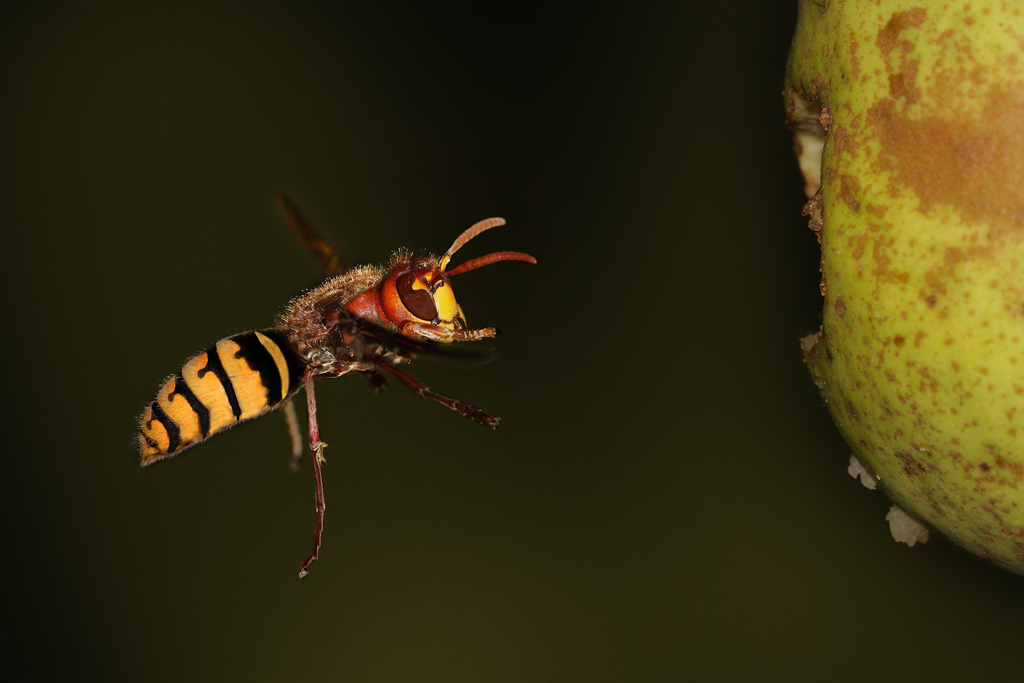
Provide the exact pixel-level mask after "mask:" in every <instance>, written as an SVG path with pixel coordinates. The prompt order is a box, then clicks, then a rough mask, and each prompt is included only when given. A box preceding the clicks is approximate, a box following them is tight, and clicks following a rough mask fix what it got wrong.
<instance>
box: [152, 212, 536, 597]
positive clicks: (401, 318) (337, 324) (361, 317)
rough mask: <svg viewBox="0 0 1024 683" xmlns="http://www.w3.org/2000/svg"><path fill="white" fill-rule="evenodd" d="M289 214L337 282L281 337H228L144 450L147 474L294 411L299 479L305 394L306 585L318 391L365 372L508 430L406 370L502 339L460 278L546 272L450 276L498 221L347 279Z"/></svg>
mask: <svg viewBox="0 0 1024 683" xmlns="http://www.w3.org/2000/svg"><path fill="white" fill-rule="evenodd" d="M278 202H279V204H280V205H281V206H282V208H283V209H284V211H285V215H286V218H287V220H288V223H289V225H291V227H292V228H293V229H294V230H295V232H296V233H297V236H298V239H299V241H300V242H301V243H302V245H303V246H304V247H305V248H306V249H308V250H309V251H310V252H311V253H312V254H313V256H314V257H315V258H316V260H317V261H318V262H319V263H320V265H321V266H322V267H323V268H324V270H325V271H326V272H327V275H328V279H327V280H326V281H325V282H324V283H323V284H321V285H320V286H319V287H316V288H315V289H312V290H310V291H308V292H306V293H304V294H301V295H299V296H297V297H295V298H294V299H292V301H291V302H289V303H288V305H287V306H286V307H285V309H284V312H283V313H281V315H280V316H279V317H278V320H277V325H276V326H275V327H271V328H266V329H261V330H252V331H249V332H242V333H241V334H236V335H233V336H230V337H225V338H224V339H221V340H220V341H218V342H217V343H216V344H214V345H213V346H212V347H210V348H209V349H207V350H206V351H203V352H202V353H200V354H198V355H197V356H194V357H192V358H190V359H188V360H187V361H185V363H184V365H182V367H181V369H180V370H179V371H178V373H177V374H176V375H174V376H172V377H169V378H168V379H167V380H166V381H164V383H163V385H161V387H160V389H159V390H158V391H157V394H156V398H155V399H153V401H152V402H151V403H150V404H149V405H148V406H146V408H145V410H143V412H142V417H141V418H140V419H139V430H138V437H137V444H138V452H139V461H140V463H141V464H142V465H143V466H146V465H151V464H153V463H155V462H158V461H160V460H163V459H165V458H169V457H171V456H174V455H177V454H178V453H181V452H182V451H184V450H185V449H187V448H191V447H192V446H195V445H197V444H200V443H202V442H203V441H205V440H206V439H208V438H210V437H211V436H213V435H214V434H217V433H219V432H222V431H224V430H226V429H229V428H230V427H234V426H235V425H237V424H239V423H241V422H245V421H246V420H251V419H253V418H256V417H259V416H261V415H263V414H265V413H268V412H270V411H272V410H274V409H276V408H279V407H282V406H283V407H284V415H285V419H286V421H287V423H288V430H289V433H290V435H291V440H292V459H291V464H292V467H293V469H297V468H298V466H299V463H300V462H301V459H302V453H303V446H302V441H301V436H300V433H299V422H298V417H297V416H296V412H295V406H294V404H293V403H292V401H291V399H292V397H294V396H295V394H297V393H298V392H299V390H300V389H303V388H304V389H305V390H306V406H307V413H308V421H309V423H308V430H309V431H308V435H309V446H310V450H311V451H312V453H313V458H312V459H313V472H314V475H315V479H316V530H315V532H314V534H313V552H312V553H310V554H309V556H308V557H306V559H304V560H303V561H302V564H301V565H300V566H299V577H300V578H303V577H305V576H306V574H307V573H308V571H309V565H310V564H311V563H312V562H314V561H315V560H316V559H317V556H318V554H319V551H320V538H321V534H322V533H323V526H324V510H325V509H326V505H325V503H324V486H323V474H322V472H321V465H322V464H323V463H324V462H325V460H324V456H323V451H324V448H325V447H326V446H327V444H326V443H324V442H323V441H321V439H320V428H319V425H318V422H317V413H316V396H315V394H314V390H313V380H314V379H315V378H320V377H341V376H342V375H347V374H348V373H350V372H359V373H363V377H365V378H366V380H367V381H368V383H369V384H370V386H371V387H372V388H373V389H374V390H377V391H380V390H382V389H384V388H385V387H386V386H387V377H386V375H389V376H391V377H393V378H395V379H396V380H397V381H398V382H400V383H401V384H404V385H405V386H407V387H408V388H410V389H412V390H413V391H415V392H416V393H417V394H419V395H420V396H423V397H424V398H428V399H431V400H433V401H436V402H438V403H440V404H441V405H444V406H447V407H448V408H451V409H452V410H454V411H456V412H458V413H460V414H461V415H463V416H465V417H467V418H469V419H470V420H473V421H474V422H478V423H480V424H483V425H487V426H488V427H497V425H498V418H497V417H494V416H493V415H490V414H489V413H486V412H484V411H483V410H479V409H477V408H474V407H472V406H469V405H466V404H464V403H462V402H460V401H457V400H455V399H453V398H449V397H447V396H443V395H441V394H439V393H437V392H435V391H433V390H431V389H429V388H428V387H426V386H425V385H424V384H423V383H422V382H420V381H418V380H417V379H415V378H413V377H411V376H410V375H408V374H406V373H405V372H403V371H402V370H400V369H399V367H398V366H400V365H403V364H405V363H408V362H409V361H411V360H412V359H413V358H414V357H415V356H416V355H417V354H421V353H427V354H430V353H443V350H444V349H445V348H450V347H446V345H447V344H449V343H451V342H455V341H478V340H481V339H488V338H491V337H493V336H494V335H495V334H496V330H495V329H494V328H493V327H482V328H476V329H474V328H470V327H469V326H468V325H467V324H466V316H465V314H464V313H463V312H462V308H461V307H460V306H459V304H458V302H457V301H456V300H455V294H454V293H453V291H452V285H451V278H453V277H455V276H456V275H460V274H462V273H466V272H469V271H471V270H474V269H476V268H480V267H482V266H486V265H490V264H492V263H497V262H498V261H524V262H526V263H536V262H537V259H535V258H534V257H532V256H530V255H529V254H523V253H520V252H516V251H498V252H494V253H491V254H487V255H485V256H480V257H478V258H475V259H472V260H470V261H466V262H465V263H462V264H461V265H459V266H456V267H454V268H451V269H448V265H449V262H450V261H451V258H452V256H453V255H454V254H455V253H456V252H457V251H459V249H461V248H462V247H463V246H465V244H466V243H467V242H469V241H470V240H471V239H473V238H474V237H476V236H477V235H479V234H480V233H482V232H484V231H485V230H490V229H491V228H495V227H498V226H501V225H504V224H505V220H504V219H502V218H487V219H484V220H482V221H480V222H479V223H476V224H474V225H472V226H470V227H469V228H467V229H466V230H465V231H464V232H463V233H462V234H461V235H459V237H458V238H457V239H456V240H455V241H454V242H453V243H452V246H451V247H449V248H448V250H447V251H446V252H445V253H444V255H443V256H441V257H440V258H438V257H435V256H432V255H426V256H414V255H413V254H412V253H410V252H409V251H407V250H405V249H401V250H399V251H398V252H396V253H395V254H394V255H393V256H392V257H391V261H390V262H389V263H388V264H387V265H386V266H358V267H355V268H351V269H348V270H346V269H344V267H343V266H342V262H341V259H340V257H339V253H338V250H337V249H335V248H334V247H333V246H331V245H330V244H328V243H327V242H326V241H325V240H324V239H323V238H322V237H321V235H320V234H319V233H318V232H317V230H316V229H315V228H314V227H312V225H310V223H309V222H308V221H307V220H306V218H305V216H304V215H303V214H302V212H301V211H300V210H299V208H298V207H297V206H296V205H295V204H294V203H293V202H292V201H291V200H290V199H288V198H287V197H285V196H284V195H279V196H278Z"/></svg>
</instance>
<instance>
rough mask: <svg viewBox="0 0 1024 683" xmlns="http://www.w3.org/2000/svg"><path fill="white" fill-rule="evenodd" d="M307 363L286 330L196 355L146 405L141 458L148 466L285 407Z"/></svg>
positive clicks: (249, 335)
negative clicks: (279, 407) (219, 433)
mask: <svg viewBox="0 0 1024 683" xmlns="http://www.w3.org/2000/svg"><path fill="white" fill-rule="evenodd" d="M305 369H306V365H305V363H304V362H303V361H302V359H301V358H300V357H299V355H298V353H296V352H295V350H294V349H293V348H292V346H291V344H290V343H289V341H288V338H287V337H286V336H285V334H284V333H283V332H281V331H280V330H274V329H268V330H256V331H254V332H243V333H242V334H236V335H235V336H233V337H227V338H225V339H221V340H220V341H219V342H217V343H216V344H214V345H213V347H212V348H210V349H207V350H206V351H204V352H203V353H200V354H199V355H198V356H195V357H193V358H190V359H189V360H188V361H186V362H185V365H184V366H182V368H181V370H180V371H179V372H178V374H177V375H175V376H174V377H170V378H168V379H167V381H166V382H164V383H163V386H161V387H160V390H159V391H158V392H157V394H156V398H155V399H154V400H153V402H152V403H150V404H149V405H148V406H146V409H145V410H144V411H143V412H142V418H141V419H140V420H139V437H138V444H139V459H140V460H141V462H142V464H143V465H148V464H150V463H152V462H156V461H157V460H160V459H162V458H166V457H168V456H171V455H176V454H177V453H178V452H179V451H182V450H184V449H186V448H188V447H189V446H193V445H195V444H197V443H199V442H200V441H202V440H204V439H206V438H207V437H209V436H212V435H213V434H216V433H217V432H219V431H221V430H223V429H227V428H228V427H233V426H234V425H236V424H238V423H239V422H242V421H244V420H251V419H252V418H254V417H259V416H260V415H262V414H263V413H265V412H267V411H269V410H273V409H274V408H276V407H277V406H279V405H281V402H282V401H284V399H286V398H288V397H289V396H291V395H292V394H294V393H295V392H296V391H298V389H299V387H300V386H302V375H303V373H304V372H305Z"/></svg>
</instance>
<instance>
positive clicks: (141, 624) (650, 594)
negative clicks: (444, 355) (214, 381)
mask: <svg viewBox="0 0 1024 683" xmlns="http://www.w3.org/2000/svg"><path fill="white" fill-rule="evenodd" d="M370 4H371V3H343V4H336V3H332V4H330V5H328V4H327V3H313V2H289V3H283V2H282V3H276V4H274V3H263V4H258V5H257V4H252V3H223V2H221V3H196V4H192V5H189V4H185V3H174V4H173V6H170V5H169V6H167V7H162V8H160V7H149V6H147V8H146V9H140V8H139V7H137V6H135V4H134V3H123V4H118V3H110V2H108V3H93V4H92V6H91V7H90V8H89V9H86V8H84V7H83V6H82V5H80V4H78V3H42V2H41V3H34V4H33V5H32V8H31V9H21V10H12V9H10V8H8V9H6V10H4V11H3V16H2V17H0V92H2V102H3V106H2V107H0V202H2V204H0V206H2V216H3V218H2V225H3V256H4V260H3V269H2V277H3V279H4V280H3V286H4V291H5V292H6V301H7V305H6V313H7V315H6V323H5V327H4V331H5V334H4V335H3V337H4V349H3V358H4V376H5V379H6V382H5V385H6V392H5V393H6V396H7V397H8V402H9V404H8V408H7V410H6V412H5V416H6V417H5V420H4V423H5V430H4V431H5V441H4V449H3V450H4V458H3V461H2V462H3V464H2V472H3V475H2V496H0V500H2V509H0V512H2V515H3V517H2V518H3V524H2V529H3V538H2V547H3V557H2V560H3V561H2V576H0V580H2V584H3V590H2V600H3V604H2V605H0V609H2V614H3V621H2V629H3V633H2V653H0V656H2V664H0V668H2V670H3V674H4V678H5V679H6V680H26V681H33V680H48V679H49V680H53V679H56V678H65V679H67V678H74V679H76V680H82V679H96V680H99V679H102V680H107V681H115V680H154V681H156V680H186V679H187V680H341V679H344V680H352V681H364V680H367V681H370V680H372V681H390V680H395V681H462V680H465V681H568V680H577V681H623V680H652V681H653V680H683V679H696V680H730V679H733V680H734V679H737V678H745V679H747V680H753V679H758V680H772V679H774V680H787V681H792V680H833V681H840V680H861V679H864V678H868V677H870V678H871V679H872V680H904V679H906V678H917V679H922V678H924V677H927V676H929V675H931V676H933V677H935V678H934V679H936V680H937V679H940V678H943V677H948V678H960V679H965V678H971V679H973V680H983V679H985V678H996V677H998V676H1006V675H1010V674H1019V672H1020V665H1021V643H1022V642H1024V582H1022V581H1021V580H1020V579H1019V578H1017V577H1013V576H1011V575H1008V574H1004V573H1001V572H1000V571H998V570H996V569H994V568H991V567H989V566H988V565H986V564H984V563H982V562H981V561H979V560H976V559H974V558H972V557H970V556H968V555H966V554H963V553H961V552H960V551H959V550H957V549H956V548H953V547H952V546H950V545H948V544H947V543H945V542H944V541H942V540H940V539H934V540H933V541H932V542H930V543H928V544H927V545H925V546H923V547H915V548H912V549H911V548H907V547H906V546H904V545H898V544H896V543H894V542H893V541H892V539H891V538H890V536H889V531H888V527H887V524H886V523H885V521H884V519H883V517H884V514H885V512H886V510H887V509H888V503H887V502H886V501H885V499H884V498H883V497H882V496H881V495H879V494H877V493H871V492H868V491H867V490H866V489H863V488H862V487H861V486H860V485H859V484H857V483H856V482H855V481H854V480H852V479H850V478H849V476H847V474H846V466H847V460H848V456H849V450H848V449H847V447H846V446H845V445H844V443H843V442H842V440H841V439H840V437H839V436H838V434H837V432H836V431H835V429H834V428H833V426H832V424H831V422H830V420H829V417H828V415H827V413H826V411H825V410H824V408H823V407H822V406H821V402H820V399H819V398H818V396H817V394H816V391H815V389H814V387H813V385H812V383H811V381H810V380H809V378H808V376H807V372H806V371H805V369H804V367H803V365H802V362H801V358H800V354H799V350H798V344H797V338H798V337H799V336H800V335H803V334H805V333H807V332H809V331H811V330H813V329H815V328H816V326H817V325H818V321H819V318H818V310H819V308H820V297H819V295H818V292H817V283H818V273H817V244H816V243H815V240H814V237H813V235H812V234H811V233H810V231H808V230H807V227H806V220H805V219H803V218H801V216H800V207H801V204H802V203H803V196H802V191H801V183H800V180H799V178H798V175H797V168H796V164H795V162H794V161H793V159H792V152H791V148H790V142H789V136H788V133H787V130H786V128H785V126H784V117H783V111H782V100H781V96H780V93H781V90H782V79H783V70H784V64H785V55H786V50H787V48H788V43H789V38H790V34H791V32H792V29H793V26H794V23H795V16H796V12H795V8H794V7H790V6H788V4H787V3H779V2H777V1H775V0H763V1H761V2H732V3H714V4H711V3H700V4H697V3H693V6H692V7H689V8H684V7H682V6H680V7H677V8H675V9H668V8H662V9H641V8H638V7H630V8H628V9H626V8H622V7H620V8H615V9H609V8H600V7H598V6H596V5H580V6H576V7H573V8H569V7H559V8H556V9H547V10H526V9H522V10H520V9H510V8H508V7H506V6H505V5H501V6H500V8H499V6H497V5H495V7H493V8H473V9H470V8H468V7H458V8H456V7H454V6H445V7H441V6H434V7H431V8H430V9H427V8H426V3H424V6H423V7H408V6H399V5H394V4H382V3H377V4H376V5H375V6H374V7H373V8H368V7H367V6H368V5H370ZM667 4H668V3H666V5H667ZM277 190H285V191H287V192H289V193H291V194H292V195H293V196H294V197H295V198H296V199H297V200H298V201H299V202H300V204H301V205H302V206H304V207H305V208H306V210H307V212H308V213H309V214H310V216H311V218H312V219H313V220H314V221H315V222H316V223H317V225H319V226H320V227H321V228H322V229H323V230H324V231H325V232H326V233H327V234H329V235H330V236H331V237H332V239H333V240H334V241H335V242H336V243H337V244H339V246H340V247H341V249H342V251H343V253H344V255H345V256H346V258H347V259H348V262H349V263H350V264H355V263H364V262H380V261H385V260H386V259H387V257H388V255H389V254H390V252H391V251H392V250H393V249H395V248H397V247H399V246H402V245H405V246H408V247H410V248H413V249H419V250H432V251H435V252H440V251H442V250H443V249H445V248H446V247H447V246H448V244H450V242H451V240H452V239H453V238H454V237H455V236H456V235H457V234H458V233H459V232H460V231H461V230H462V229H463V228H465V227H466V226H468V225H469V224H471V223H472V222H474V221H476V220H478V219H480V218H484V217H486V216H491V215H501V216H504V217H505V218H507V219H508V221H509V226H508V227H506V228H502V229H499V230H495V231H492V232H490V233H488V234H487V235H485V236H483V237H481V238H479V239H478V240H477V241H475V242H473V243H472V244H471V245H470V246H469V247H467V248H466V250H465V252H464V254H462V255H460V256H464V257H467V258H468V257H470V256H475V255H479V254H482V253H486V252H487V251H493V250H499V249H516V250H522V251H528V252H531V253H533V254H534V255H536V256H537V257H538V259H539V261H540V264H539V265H538V266H527V265H524V264H501V265H498V266H494V267H493V268H488V269H485V270H482V271H479V272H475V273H472V274H469V275H465V276H461V277H460V278H459V279H458V280H457V282H456V291H457V293H458V295H459V300H460V302H461V303H462V305H463V307H464V309H465V310H466V312H467V315H468V318H469V321H470V323H471V324H473V325H481V326H483V325H496V326H498V327H500V328H501V330H502V332H503V334H502V336H500V337H499V339H498V340H497V343H496V347H497V349H498V356H497V358H496V360H495V361H494V362H491V363H488V364H483V365H481V364H475V363H470V364H457V363H451V362H442V361H432V360H429V359H423V360H421V361H418V362H417V363H416V365H414V366H413V367H412V370H413V371H414V374H415V375H417V376H418V377H420V378H421V379H423V380H424V381H425V382H427V383H428V384H429V385H431V386H432V387H434V388H436V389H438V390H439V391H442V392H444V393H447V394H449V395H452V396H456V397H458V398H460V399H462V400H464V401H467V402H469V403H471V404H473V405H477V406H480V407H482V408H485V409H487V410H489V411H492V412H494V413H495V414H497V415H500V416H501V417H502V418H503V422H502V425H501V427H500V428H499V429H498V430H497V431H493V432H492V431H491V430H488V429H484V428H481V427H480V426H478V425H475V424H472V423H470V422H469V421H468V420H464V419H460V418H459V417H458V416H456V415H454V414H452V413H450V412H448V411H447V410H445V409H443V408H442V407H440V406H437V405H435V404H431V403H428V402H425V401H423V400H421V399H419V398H417V397H416V396H414V395H413V394H411V393H410V392H408V391H405V390H404V389H402V388H401V387H393V388H392V389H391V390H389V391H388V392H386V393H384V394H382V395H379V396H374V395H372V394H371V393H370V392H369V391H368V390H367V388H366V387H365V386H364V385H363V383H362V382H360V381H358V380H357V379H353V378H342V379H340V380H338V381H333V382H326V381H325V382H321V383H319V384H318V391H317V396H318V399H319V412H320V424H321V429H322V431H323V434H324V438H325V440H326V441H327V442H328V443H329V444H330V445H331V448H330V449H329V450H328V451H327V453H326V455H327V458H328V461H329V464H328V466H327V468H326V495H327V503H328V510H327V520H326V531H325V537H324V548H323V551H322V553H321V559H320V561H319V562H317V563H316V564H314V565H313V567H312V569H311V573H310V576H309V577H308V578H307V579H306V580H305V581H301V582H300V581H299V580H298V578H297V577H296V570H297V567H298V563H299V561H300V560H301V559H302V558H303V557H304V556H305V555H306V553H307V552H308V551H309V546H310V541H311V536H312V530H313V517H314V514H313V479H312V471H311V469H310V468H309V466H308V460H307V463H306V466H305V467H304V469H303V470H302V471H301V472H300V473H299V474H297V475H293V474H291V473H290V472H289V471H288V468H287V456H288V450H289V443H288V437H287V432H286V430H285V427H284V423H283V420H282V419H281V416H280V415H278V414H274V415H268V416H266V417H264V418H262V419H260V420H257V421H255V422H252V423H249V424H247V425H245V426H243V427H240V428H238V429H236V430H233V431H232V432H229V433H227V434H224V435H221V436H218V437H216V438H215V439H213V440H211V441H210V442H209V443H206V444H203V445H202V446H200V447H199V448H197V449H195V450H193V451H190V452H188V453H187V454H185V455H183V456H181V457H180V458H176V459H174V460H172V461H170V462H168V463H164V464H161V465H158V466H156V467H153V468H150V469H146V470H141V469H140V468H139V467H138V465H137V463H136V461H135V459H134V455H133V451H132V439H133V430H134V428H135V420H136V419H137V416H138V414H139V413H140V411H141V409H142V408H143V406H144V405H145V404H146V403H147V402H148V401H149V400H151V398H152V396H153V394H154V392H155V391H156V389H157V387H158V385H159V383H160V382H161V380H162V379H163V378H164V377H165V376H167V375H168V374H170V373H173V372H175V371H176V370H177V368H178V367H180V365H181V363H182V362H183V361H184V360H185V359H186V358H188V357H189V356H190V355H192V354H194V353H195V352H197V351H199V350H201V349H203V348H204V347H206V346H208V345H210V344H211V343H212V342H214V341H216V340H217V339H219V338H221V337H224V336H227V335H229V334H233V333H236V332H239V331H243V330H247V329H252V328H255V327H262V326H267V325H269V324H272V323H273V320H274V316H275V315H276V314H277V312H278V311H279V310H280V309H281V308H282V307H283V305H284V304H285V303H286V302H287V301H288V299H289V298H290V297H292V296H294V295H295V294H297V293H299V292H300V291H301V290H302V289H304V288H308V287H311V286H314V285H315V284H317V283H318V281H319V280H320V277H321V276H320V273H319V272H318V270H317V266H316V264H315V263H314V262H313V260H312V259H311V258H310V257H309V256H308V255H307V254H306V253H305V252H304V251H303V250H302V249H301V247H299V246H298V245H297V244H296V243H295V241H294V240H293V238H292V236H291V235H290V233H289V232H288V230H287V228H286V227H284V224H283V222H282V220H281V217H280V214H279V213H278V212H277V210H276V209H275V207H274V204H273V193H274V192H275V191H277ZM456 260H457V261H458V260H459V259H456ZM300 414H301V409H300ZM11 674H14V675H13V676H12V675H11Z"/></svg>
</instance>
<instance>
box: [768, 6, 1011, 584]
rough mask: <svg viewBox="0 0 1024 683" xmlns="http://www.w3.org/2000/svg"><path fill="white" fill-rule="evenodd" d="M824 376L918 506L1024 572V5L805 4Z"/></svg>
mask: <svg viewBox="0 0 1024 683" xmlns="http://www.w3.org/2000/svg"><path fill="white" fill-rule="evenodd" d="M784 97H785V104H786V110H787V113H788V116H789V121H790V125H791V126H792V128H793V131H794V139H795V146H796V151H797V155H798V159H799V163H800V167H801V170H802V171H803V174H804V179H805V182H806V191H807V196H808V197H809V198H810V201H809V202H808V203H807V205H806V206H805V209H804V212H805V214H807V215H809V216H810V219H811V228H812V229H814V230H815V231H817V232H818V237H819V240H820V242H821V271H822V281H821V292H822V295H823V296H824V311H823V317H822V327H821V331H819V332H818V333H817V334H816V335H812V336H810V337H807V338H805V339H804V340H803V348H804V352H805V357H806V361H807V364H808V366H809V367H810V370H811V374H812V376H813V378H814V380H815V382H816V383H817V385H818V387H819V388H820V389H821V393H822V395H823V397H824V398H825V401H826V403H827V404H828V407H829V410H830V412H831V414H832V417H833V418H834V419H835V422H836V424H837V425H838V427H839V429H840V431H841V432H842V433H843V435H844V436H845V437H846V439H847V441H848V442H849V444H850V446H851V447H852V448H853V450H854V452H855V455H856V457H857V459H858V460H859V461H860V463H861V464H862V465H863V466H864V467H865V468H866V469H867V472H868V473H870V475H871V477H873V479H874V480H875V481H877V483H878V484H879V485H880V486H881V488H883V489H884V490H885V491H886V493H888V495H889V496H890V497H891V498H892V499H893V501H894V502H895V503H896V504H897V505H898V506H899V507H900V508H902V510H903V511H905V512H906V513H907V514H909V515H910V516H911V517H913V518H915V519H917V520H918V521H920V522H923V523H925V524H927V525H928V526H929V527H931V528H933V529H935V530H938V531H939V532H941V533H942V534H944V535H945V536H947V537H948V538H950V539H952V540H953V541H955V542H956V543H958V544H959V545H961V546H963V547H964V548H966V549H967V550H970V551H971V552H973V553H976V554H977V555H980V556H982V557H985V558H987V559H989V560H991V561H992V562H994V563H995V564H997V565H999V566H1000V567H1003V568H1005V569H1008V570H1010V571H1012V572H1016V573H1019V574H1024V273H1022V270H1021V269H1022V267H1024V6H1022V5H1021V4H1020V3H1017V2H1005V1H996V0H990V1H986V0H971V1H970V2H959V3H930V2H922V1H921V0H918V1H917V2H906V1H904V0H877V1H874V2H868V1H866V0H864V1H857V2H854V1H853V0H846V1H845V2H843V1H841V0H803V1H802V2H801V3H800V14H799V21H798V24H797V28H796V35H795V37H794V39H793V46H792V50H791V52H790V56H789V64H788V66H787V72H786V84H785V92H784Z"/></svg>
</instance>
